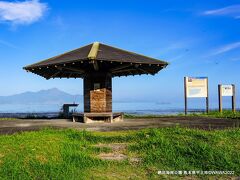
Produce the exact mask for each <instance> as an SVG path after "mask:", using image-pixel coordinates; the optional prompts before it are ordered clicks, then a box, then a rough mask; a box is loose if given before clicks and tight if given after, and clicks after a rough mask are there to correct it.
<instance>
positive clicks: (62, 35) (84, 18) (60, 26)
mask: <svg viewBox="0 0 240 180" xmlns="http://www.w3.org/2000/svg"><path fill="white" fill-rule="evenodd" d="M239 34H240V3H239V1H234V0H213V1H194V0H192V1H190V0H188V1H179V0H169V1H159V0H149V1H146V0H145V1H143V0H131V1H125V0H121V1H118V0H116V1H108V0H103V1H97V0H92V1H81V0H71V1H67V0H61V1H53V0H49V1H47V0H39V1H37V0H33V1H31V0H29V1H0V62H1V66H0V77H1V78H0V81H1V88H0V95H10V94H16V93H21V92H24V91H38V90H41V89H49V88H53V87H56V88H59V89H61V90H64V91H66V92H69V93H72V94H82V80H81V79H76V80H75V79H71V80H68V79H66V80H63V79H61V80H58V79H54V80H48V81H47V80H45V79H44V78H41V77H39V76H36V75H34V74H31V73H26V72H25V71H23V70H22V67H23V66H25V65H27V64H31V63H33V62H37V61H39V60H42V59H45V58H49V57H52V56H54V55H57V54H60V53H63V52H65V51H69V50H71V49H74V48H78V47H80V46H83V45H85V44H88V43H91V42H94V41H100V42H102V43H106V44H109V45H112V46H117V47H119V48H123V49H126V50H130V51H134V52H137V53H141V54H145V55H148V56H152V57H155V58H159V59H163V60H166V61H168V62H169V63H170V65H169V66H168V67H167V68H166V69H165V70H163V71H161V72H160V73H159V74H157V75H155V76H134V77H122V78H114V80H113V97H114V99H115V100H119V99H130V100H139V101H146V100H149V101H158V102H174V101H182V97H183V77H184V76H208V77H209V83H210V84H209V85H210V87H209V90H210V96H211V98H212V99H213V101H215V100H216V99H217V84H218V83H224V84H229V83H231V84H232V83H233V84H236V86H237V88H238V87H240V83H239V70H240V36H239ZM239 89H240V88H239ZM238 92H240V91H238Z"/></svg>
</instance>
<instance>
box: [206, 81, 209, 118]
mask: <svg viewBox="0 0 240 180" xmlns="http://www.w3.org/2000/svg"><path fill="white" fill-rule="evenodd" d="M208 96H209V93H208V78H207V97H206V112H207V114H208V113H209V97H208Z"/></svg>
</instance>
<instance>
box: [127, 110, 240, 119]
mask: <svg viewBox="0 0 240 180" xmlns="http://www.w3.org/2000/svg"><path fill="white" fill-rule="evenodd" d="M179 116H185V115H184V114H183V113H181V114H177V115H151V114H146V115H132V114H125V115H124V117H125V118H128V119H135V118H143V119H144V118H160V117H179ZM187 116H198V117H212V118H226V119H240V111H236V112H232V111H228V110H225V111H223V112H222V113H220V112H218V111H210V112H209V113H208V114H207V113H188V114H187Z"/></svg>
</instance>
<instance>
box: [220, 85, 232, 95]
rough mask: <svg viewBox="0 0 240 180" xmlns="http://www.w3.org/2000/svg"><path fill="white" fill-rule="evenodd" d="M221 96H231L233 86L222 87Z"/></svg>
mask: <svg viewBox="0 0 240 180" xmlns="http://www.w3.org/2000/svg"><path fill="white" fill-rule="evenodd" d="M221 87H222V96H233V85H222V86H221Z"/></svg>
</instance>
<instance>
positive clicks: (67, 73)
mask: <svg viewBox="0 0 240 180" xmlns="http://www.w3.org/2000/svg"><path fill="white" fill-rule="evenodd" d="M167 65H168V63H167V62H164V61H161V60H158V59H154V58H150V57H147V56H143V55H140V54H136V53H133V52H129V51H125V50H122V49H118V48H115V47H112V46H108V45H105V44H102V43H98V42H95V43H92V44H89V45H87V46H84V47H81V48H78V49H75V50H73V51H70V52H67V53H64V54H61V55H58V56H55V57H52V58H50V59H47V60H44V61H40V62H38V63H35V64H32V65H29V66H26V67H24V69H25V70H27V71H30V72H32V73H34V74H37V75H40V76H42V77H44V78H46V79H51V78H82V79H83V82H84V113H85V114H89V115H90V114H91V113H95V115H96V116H95V115H94V117H97V114H98V113H112V77H116V76H119V77H120V76H129V75H141V74H150V75H154V74H156V73H158V72H159V71H160V70H161V69H163V68H165V67H166V66H167ZM84 113H83V116H84Z"/></svg>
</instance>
